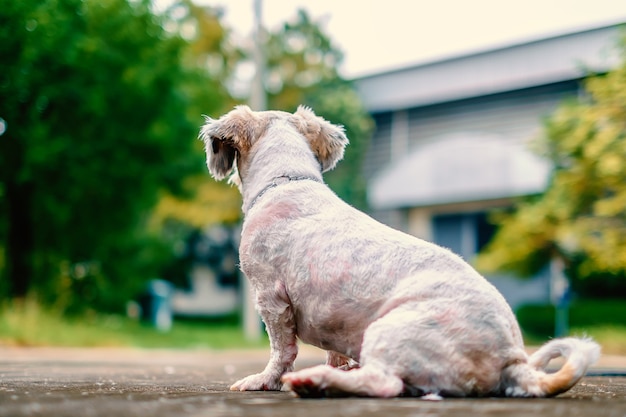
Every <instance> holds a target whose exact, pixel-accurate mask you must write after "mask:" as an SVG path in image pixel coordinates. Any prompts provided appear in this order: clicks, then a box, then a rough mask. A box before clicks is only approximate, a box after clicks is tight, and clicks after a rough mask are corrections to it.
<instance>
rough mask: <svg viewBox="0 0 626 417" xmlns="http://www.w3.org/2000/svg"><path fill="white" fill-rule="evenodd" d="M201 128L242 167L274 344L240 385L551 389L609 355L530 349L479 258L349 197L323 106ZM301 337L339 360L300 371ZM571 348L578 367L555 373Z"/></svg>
mask: <svg viewBox="0 0 626 417" xmlns="http://www.w3.org/2000/svg"><path fill="white" fill-rule="evenodd" d="M200 135H201V138H202V139H203V140H204V142H205V144H206V152H207V165H208V167H209V170H210V172H211V174H212V175H213V177H215V178H216V179H218V180H220V179H224V178H226V177H228V176H230V177H231V180H232V181H233V182H234V183H236V184H237V186H238V187H239V189H240V191H241V193H242V195H243V213H244V216H245V218H244V223H243V229H242V236H241V245H240V248H239V252H240V259H241V268H242V270H243V272H244V273H245V275H246V276H247V278H248V279H249V280H250V282H251V284H252V287H253V289H254V291H255V296H256V306H257V309H258V311H259V313H260V314H261V316H262V318H263V321H264V322H265V325H266V327H267V331H268V333H269V338H270V345H271V357H270V360H269V363H268V364H267V366H266V368H265V370H264V371H263V372H261V373H259V374H255V375H250V376H248V377H246V378H244V379H242V380H240V381H237V382H236V383H235V384H234V385H233V386H232V387H231V389H232V390H241V391H246V390H280V389H281V388H282V386H283V384H285V386H286V387H287V388H290V389H291V390H293V391H295V392H296V393H298V394H299V395H302V396H335V395H357V396H373V397H394V396H399V395H413V396H423V395H427V394H429V395H432V396H439V395H441V396H513V397H544V396H553V395H557V394H559V393H562V392H564V391H566V390H568V389H569V388H571V387H572V386H573V385H574V384H575V383H576V382H577V381H578V380H579V379H580V378H581V377H582V376H583V375H584V373H585V372H586V370H587V368H588V366H589V365H590V364H592V363H593V362H594V361H595V360H596V359H597V358H598V356H599V353H600V348H599V346H598V345H597V344H596V343H594V342H592V341H591V340H588V339H575V338H566V339H557V340H553V341H551V342H549V343H547V344H546V345H544V346H543V347H542V348H540V349H539V350H538V351H537V352H536V353H535V354H533V355H531V356H530V357H529V356H527V354H526V353H525V351H524V346H523V341H522V336H521V333H520V329H519V326H518V324H517V321H516V320H515V317H514V315H513V313H512V312H511V309H510V308H509V306H508V305H507V303H506V302H505V300H504V298H503V297H502V296H501V295H500V293H498V291H497V290H496V289H495V288H494V287H493V286H492V285H491V284H490V283H488V282H487V281H486V280H485V279H484V278H483V277H482V276H480V275H479V274H478V273H477V272H476V271H475V270H474V269H473V268H472V267H471V266H470V265H468V264H467V263H466V262H465V261H463V260H462V259H461V258H460V257H458V256H456V255H454V254H453V253H451V252H450V251H449V250H447V249H444V248H441V247H438V246H436V245H434V244H431V243H428V242H425V241H423V240H420V239H417V238H415V237H413V236H409V235H407V234H404V233H401V232H399V231H396V230H393V229H391V228H389V227H387V226H385V225H383V224H380V223H378V222H376V221H375V220H373V219H372V218H370V217H368V216H367V215H365V214H364V213H361V212H360V211H358V210H356V209H354V208H353V207H351V206H349V205H348V204H346V203H345V202H343V201H342V200H340V199H339V198H338V197H337V196H336V195H335V194H334V193H333V192H332V191H331V190H330V189H329V188H328V187H327V186H326V185H325V184H324V182H323V180H322V172H325V171H328V170H330V169H332V168H334V166H335V164H336V163H337V162H338V161H339V160H340V159H341V158H342V157H343V153H344V147H345V146H346V145H347V143H348V139H347V138H346V136H345V134H344V132H343V129H342V128H341V127H339V126H335V125H332V124H330V123H329V122H327V121H325V120H324V119H322V118H320V117H317V116H316V115H315V114H314V113H313V112H312V111H311V110H310V109H308V108H306V107H299V108H298V110H297V111H296V112H295V113H294V114H290V113H285V112H279V111H267V112H253V111H251V110H250V109H249V108H248V107H246V106H238V107H236V108H235V110H233V111H231V112H230V113H228V114H226V115H224V116H223V117H221V118H220V119H219V120H212V119H210V118H207V122H206V124H205V125H204V126H203V128H202V131H201V134H200ZM296 338H299V339H301V340H302V341H304V342H306V343H310V344H312V345H315V346H318V347H320V348H322V349H325V350H326V351H327V352H328V359H327V364H326V365H320V366H316V367H313V368H308V369H304V370H301V371H298V372H293V363H294V360H295V358H296V355H297V344H296ZM559 356H563V357H565V358H566V362H565V364H564V365H563V366H562V367H561V369H560V370H559V371H557V372H556V373H552V374H550V373H546V372H545V371H544V368H545V367H546V365H547V364H548V362H549V361H550V360H551V359H552V358H555V357H559ZM352 368H356V369H352Z"/></svg>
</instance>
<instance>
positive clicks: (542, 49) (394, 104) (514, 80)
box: [355, 25, 620, 113]
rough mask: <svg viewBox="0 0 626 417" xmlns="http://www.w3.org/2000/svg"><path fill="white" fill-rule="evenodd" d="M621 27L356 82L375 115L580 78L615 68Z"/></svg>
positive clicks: (402, 70)
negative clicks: (616, 45) (590, 73)
mask: <svg viewBox="0 0 626 417" xmlns="http://www.w3.org/2000/svg"><path fill="white" fill-rule="evenodd" d="M619 27H620V26H619V25H610V26H604V27H600V28H595V29H590V30H585V31H581V32H576V33H569V34H565V35H560V36H555V37H551V38H546V39H540V40H535V41H532V42H526V43H521V44H517V45H512V46H508V47H504V48H499V49H493V50H488V51H483V52H479V53H472V54H467V55H462V56H457V57H453V58H449V59H444V60H440V61H435V62H429V63H425V64H419V65H415V66H411V67H408V68H402V69H397V70H393V71H387V72H382V73H378V74H373V75H369V76H365V77H361V78H358V79H356V80H355V85H356V88H357V90H358V91H359V94H360V96H361V98H362V100H363V102H364V104H365V107H366V108H367V109H368V111H370V112H371V113H377V112H383V111H391V110H396V109H406V108H412V107H419V106H424V105H430V104H436V103H442V102H447V101H454V100H461V99H466V98H471V97H477V96H483V95H488V94H495V93H500V92H505V91H512V90H518V89H522V88H528V87H533V86H538V85H545V84H550V83H555V82H560V81H566V80H572V79H579V78H582V77H583V76H585V75H586V74H588V73H589V72H605V71H606V70H608V69H609V68H611V67H613V66H615V64H616V63H617V62H618V61H617V60H618V55H617V53H616V50H615V48H614V46H615V44H616V42H617V40H618V37H619V34H620V31H619Z"/></svg>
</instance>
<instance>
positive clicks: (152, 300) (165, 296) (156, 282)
mask: <svg viewBox="0 0 626 417" xmlns="http://www.w3.org/2000/svg"><path fill="white" fill-rule="evenodd" d="M172 291H173V287H172V284H170V283H169V282H167V281H164V280H162V279H153V280H150V281H149V282H148V285H147V287H146V291H145V293H144V294H143V296H142V297H141V301H140V304H141V318H142V320H143V321H145V322H147V323H149V324H151V325H152V326H154V327H156V328H157V329H158V330H160V331H163V332H167V331H168V330H170V328H171V327H172V305H171V298H172Z"/></svg>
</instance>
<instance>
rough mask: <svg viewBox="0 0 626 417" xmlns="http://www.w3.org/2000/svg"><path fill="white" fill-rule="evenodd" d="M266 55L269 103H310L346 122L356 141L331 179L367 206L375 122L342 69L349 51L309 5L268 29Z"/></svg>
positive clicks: (351, 199) (279, 105) (353, 199)
mask: <svg viewBox="0 0 626 417" xmlns="http://www.w3.org/2000/svg"><path fill="white" fill-rule="evenodd" d="M265 54H266V59H267V68H266V80H265V86H266V89H267V92H268V108H271V109H279V110H285V111H294V110H295V109H296V108H297V107H298V105H300V104H304V105H308V106H310V107H311V108H312V109H313V110H314V111H315V113H316V114H317V115H318V116H321V117H324V118H325V119H327V120H329V121H331V122H333V123H337V124H341V125H343V126H344V128H345V130H346V134H347V135H348V138H349V139H350V146H349V147H348V148H347V150H346V154H345V157H344V160H343V161H342V162H341V163H339V164H338V165H337V167H336V168H335V169H334V170H333V171H331V172H329V173H327V174H326V175H325V177H326V181H327V183H328V185H329V186H330V187H331V188H332V189H333V190H334V191H335V192H336V193H337V194H338V195H339V196H340V197H342V198H343V199H345V200H346V201H348V202H349V203H351V204H353V205H355V206H357V207H360V208H365V206H366V202H365V181H364V179H363V177H362V174H361V162H362V161H363V157H364V155H365V151H366V150H367V146H368V144H369V137H370V134H371V130H372V128H373V126H374V125H373V121H372V119H371V118H370V116H369V114H368V113H367V111H366V110H365V108H364V106H363V104H362V102H361V100H360V99H359V97H358V95H357V93H356V90H355V89H354V88H353V86H352V84H351V83H350V81H348V80H346V79H344V78H343V77H342V76H341V74H340V73H339V72H338V68H339V66H340V64H341V62H342V60H343V54H342V53H341V51H340V50H339V49H338V48H337V47H336V46H335V45H333V42H332V40H331V39H330V37H329V36H328V35H327V34H326V33H324V30H323V28H322V25H321V23H320V22H315V21H313V20H311V18H310V16H309V15H308V14H307V13H306V12H305V11H304V10H299V11H298V14H297V16H296V18H295V19H294V21H293V22H288V23H285V24H284V25H283V26H282V27H280V28H278V29H277V30H276V31H275V32H271V33H268V36H267V44H266V46H265Z"/></svg>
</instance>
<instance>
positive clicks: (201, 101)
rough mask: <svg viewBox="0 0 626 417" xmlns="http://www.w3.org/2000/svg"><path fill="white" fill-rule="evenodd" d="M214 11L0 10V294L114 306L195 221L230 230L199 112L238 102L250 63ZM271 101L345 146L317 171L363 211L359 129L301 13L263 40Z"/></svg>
mask: <svg viewBox="0 0 626 417" xmlns="http://www.w3.org/2000/svg"><path fill="white" fill-rule="evenodd" d="M220 19H221V15H220V11H219V10H217V9H213V8H211V7H207V6H198V5H196V4H194V3H193V2H192V1H191V0H179V1H176V2H173V3H172V5H171V7H169V8H168V9H167V10H166V11H165V12H163V13H162V14H160V15H155V14H154V13H153V12H152V10H151V4H150V1H149V0H22V1H13V2H6V1H5V2H3V3H2V7H0V44H1V45H2V48H0V118H1V119H2V120H0V123H3V125H4V123H6V124H5V126H6V131H5V132H4V133H3V134H2V135H0V274H2V279H0V297H7V296H8V297H25V296H26V295H27V294H28V293H29V292H34V293H37V294H39V297H40V299H42V300H43V301H45V302H46V303H47V304H48V305H54V306H55V308H59V309H61V310H63V311H65V312H70V313H82V312H83V311H84V309H85V307H86V306H89V307H90V308H93V309H96V310H109V311H120V310H121V309H122V308H123V305H124V302H125V301H126V300H127V299H129V298H131V297H133V296H135V295H136V294H137V293H138V292H140V291H141V290H142V289H143V286H144V283H145V281H146V280H148V279H152V278H154V277H157V276H159V275H160V273H162V272H163V271H164V268H167V267H170V266H171V265H172V263H173V258H174V255H175V250H174V248H175V246H176V244H177V243H179V242H180V241H181V239H183V238H184V236H185V234H186V233H188V232H189V230H191V229H192V228H197V227H201V226H203V225H207V224H211V223H216V222H228V223H232V222H236V221H238V220H239V216H240V214H239V213H240V210H239V206H240V197H239V195H238V193H237V192H236V190H235V189H233V188H229V187H228V186H226V185H224V184H216V183H214V182H211V180H209V179H208V174H207V172H206V169H205V168H204V152H203V149H202V144H201V143H200V141H198V140H196V138H197V133H198V128H199V126H200V125H201V123H202V118H201V115H202V114H208V115H211V116H214V117H215V116H219V115H220V114H221V113H223V112H224V111H226V110H228V109H230V108H231V107H232V105H233V104H235V100H234V99H233V98H232V97H231V95H230V92H229V90H228V88H227V86H229V85H230V84H231V83H232V81H233V72H234V70H235V68H236V67H237V66H238V65H239V64H241V63H242V62H244V61H245V60H246V59H247V58H246V54H245V53H244V52H243V50H242V49H241V48H239V47H237V46H236V45H237V44H236V42H235V41H234V37H233V36H232V35H231V33H230V32H229V31H228V30H227V29H226V28H224V27H223V26H222V25H221V23H220ZM267 48H268V59H269V68H270V72H269V77H268V80H267V86H268V90H269V96H270V97H269V101H270V105H271V107H272V108H282V109H284V110H294V109H295V107H296V106H297V105H299V104H308V105H310V106H312V107H313V108H314V109H315V111H316V112H317V113H318V114H319V115H321V116H323V117H325V118H327V119H329V120H331V121H332V122H334V123H339V124H343V125H345V128H346V131H347V133H348V136H349V137H350V139H351V143H352V144H351V146H350V147H349V148H348V151H347V153H346V158H345V159H346V160H345V162H343V163H342V164H340V166H339V168H338V169H337V170H336V171H334V172H332V173H330V174H329V175H328V177H327V180H328V182H329V184H330V185H331V186H332V187H333V188H334V189H335V190H336V191H337V192H338V193H339V194H340V195H341V196H342V197H344V198H345V199H347V200H348V201H350V202H352V203H353V204H356V205H361V206H362V205H364V201H365V199H364V195H365V193H364V189H365V186H364V182H363V181H362V180H361V179H360V161H361V159H362V155H363V152H364V151H365V147H366V144H367V141H366V139H367V138H368V136H369V131H370V129H371V124H372V123H371V121H370V119H369V117H368V116H367V113H366V112H365V110H364V109H363V107H362V106H361V104H360V102H359V100H358V98H357V96H356V94H355V92H354V90H353V89H352V87H351V86H350V84H349V83H348V82H347V81H345V80H343V79H342V78H341V77H340V76H339V75H338V73H337V70H336V68H337V66H338V64H339V63H340V61H341V53H340V52H339V51H338V50H337V49H336V48H335V47H334V46H333V45H332V43H331V41H330V39H329V38H328V37H327V36H326V35H325V34H324V33H323V31H322V30H321V29H320V28H319V26H318V25H317V23H315V22H312V21H311V20H310V19H309V18H308V16H307V15H306V14H305V13H300V14H299V16H298V20H297V21H296V22H295V23H293V24H291V23H290V24H287V25H285V26H284V27H283V28H282V29H281V30H279V31H278V32H277V33H275V34H273V35H272V36H271V37H270V40H269V42H268V45H267Z"/></svg>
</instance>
